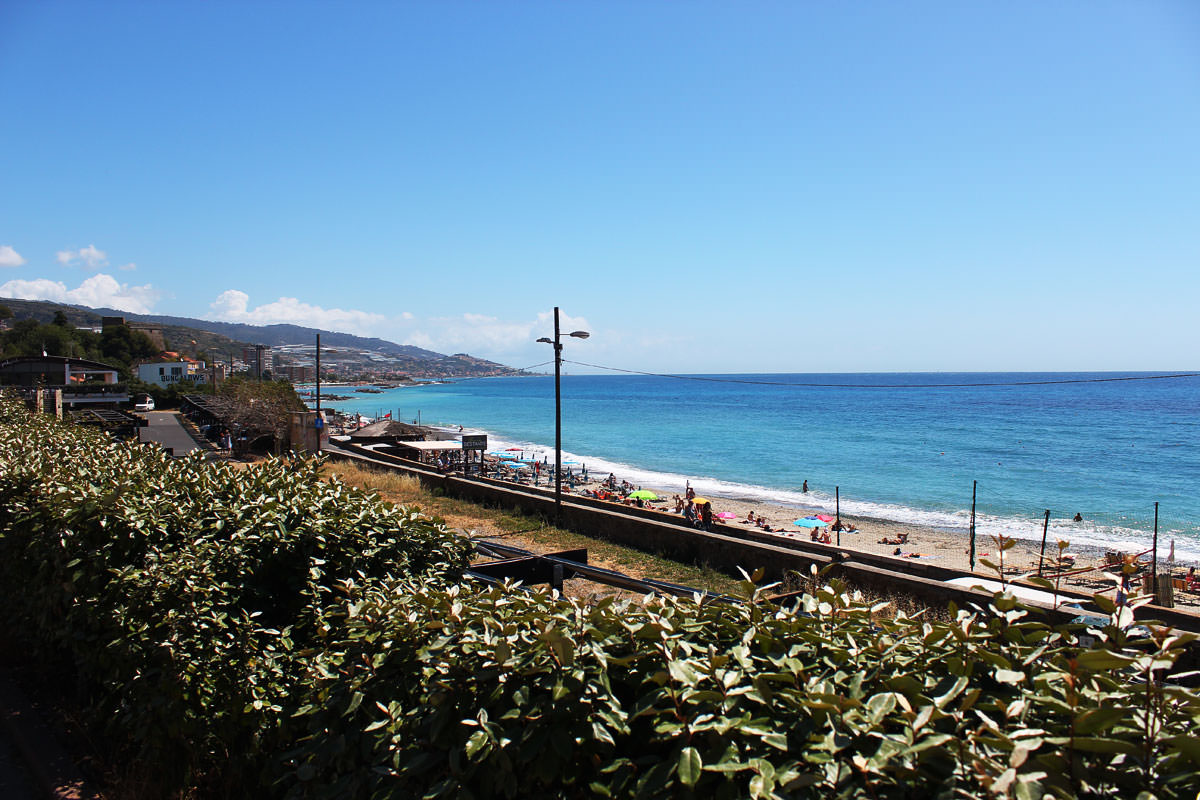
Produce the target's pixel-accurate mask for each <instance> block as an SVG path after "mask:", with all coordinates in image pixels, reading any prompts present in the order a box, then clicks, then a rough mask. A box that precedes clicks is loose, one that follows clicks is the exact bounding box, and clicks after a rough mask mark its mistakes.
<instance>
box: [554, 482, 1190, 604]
mask: <svg viewBox="0 0 1200 800" xmlns="http://www.w3.org/2000/svg"><path fill="white" fill-rule="evenodd" d="M617 479H618V481H619V480H620V476H617ZM598 488H602V484H601V483H600V482H599V481H595V480H593V481H588V482H587V483H578V482H577V483H576V488H575V492H577V493H578V492H581V491H585V490H595V489H598ZM638 488H645V489H649V490H650V491H652V492H654V493H655V494H657V495H658V496H659V497H660V498H662V499H661V500H659V501H657V502H651V503H649V505H650V506H651V507H653V508H657V509H660V510H665V511H668V512H669V511H672V510H673V508H674V501H673V497H674V495H675V493H674V492H669V491H665V490H659V489H657V488H655V487H651V486H647V487H638ZM564 489H565V486H564ZM708 499H709V500H710V501H711V502H712V506H713V513H714V515H715V514H719V513H722V512H726V513H730V514H733V515H735V516H734V518H733V519H726V520H717V521H719V522H721V523H723V524H725V525H728V526H730V527H733V528H740V529H745V530H751V529H755V530H761V528H757V527H756V526H755V524H754V523H752V522H750V521H749V515H750V514H751V513H753V514H754V517H755V519H758V518H762V519H764V520H765V524H766V525H767V526H769V527H770V528H771V530H772V532H776V533H778V535H779V536H780V537H784V538H790V539H803V540H805V541H809V540H811V532H810V530H809V529H807V528H803V527H800V526H797V525H795V524H794V521H795V520H796V519H799V518H801V517H805V516H808V515H809V514H810V513H812V512H810V511H802V510H800V509H796V508H791V507H788V506H783V505H773V504H770V503H764V502H761V501H748V500H738V499H732V498H724V497H709V498H708ZM830 513H832V512H830ZM842 522H843V524H846V525H853V526H854V527H855V528H856V530H855V531H854V532H846V531H843V532H842V533H841V540H840V544H838V538H837V537H838V534H837V533H836V532H833V531H830V532H829V533H830V536H831V538H832V541H833V543H832V544H830V545H826V546H827V547H829V548H830V549H831V550H845V551H860V552H867V553H875V554H878V555H885V556H892V557H895V558H897V559H898V560H899V559H912V558H915V559H919V560H922V561H930V562H932V563H935V564H937V565H939V566H945V567H949V568H952V569H959V570H963V571H969V570H970V556H969V553H968V550H969V546H970V538H969V535H968V534H967V533H966V532H965V531H957V530H945V529H938V528H931V527H924V526H920V525H913V524H908V523H903V522H893V521H890V520H882V519H874V518H869V517H858V516H849V515H846V514H843V515H842ZM900 539H905V540H906V541H905V542H904V543H903V544H896V541H897V540H900ZM885 540H886V541H885ZM1040 547H1041V543H1040V542H1033V541H1028V540H1022V539H1018V540H1016V545H1014V546H1013V547H1012V548H1010V549H1009V550H1007V551H1005V553H1004V567H1005V574H1006V575H1007V576H1008V577H1010V578H1011V577H1016V576H1019V575H1025V574H1030V573H1032V574H1036V573H1037V569H1038V560H1039V550H1040ZM1067 552H1068V553H1069V554H1071V555H1072V556H1074V563H1075V566H1074V568H1073V569H1074V570H1082V569H1085V568H1088V567H1102V566H1104V564H1105V552H1104V550H1102V549H1100V548H1096V547H1077V546H1074V545H1072V546H1071V547H1069V548H1068V549H1067ZM1165 555H1166V554H1165V552H1163V551H1160V553H1159V563H1158V570H1159V573H1160V574H1165V573H1167V572H1170V574H1172V575H1173V576H1175V577H1178V578H1182V577H1183V576H1184V574H1185V573H1186V572H1187V568H1188V567H1189V566H1191V564H1190V563H1185V562H1180V561H1177V562H1175V564H1174V566H1173V568H1172V567H1171V566H1170V565H1169V564H1168V563H1167V562H1166V560H1165ZM975 556H976V562H975V572H976V574H978V575H980V576H981V577H991V578H994V577H996V572H995V570H993V569H990V568H988V567H986V566H984V565H982V564H981V563H980V560H981V559H986V560H989V561H992V562H997V561H998V560H999V559H998V547H997V543H996V541H995V540H994V539H992V538H991V537H990V536H982V535H981V536H978V537H977V538H976V552H975ZM1057 556H1058V547H1057V543H1056V542H1047V543H1046V562H1045V563H1046V565H1047V566H1049V565H1050V564H1052V563H1053V561H1054V559H1055V558H1056V557H1057ZM1148 560H1149V556H1144V557H1143V561H1144V562H1148ZM1067 571H1071V570H1067ZM1063 585H1064V586H1069V587H1071V588H1073V589H1076V590H1079V591H1085V592H1088V593H1094V592H1101V591H1103V592H1105V593H1109V594H1111V593H1115V591H1116V581H1115V580H1114V578H1112V577H1109V576H1108V575H1106V574H1105V573H1104V572H1103V571H1101V570H1099V569H1096V570H1093V571H1090V572H1086V573H1083V574H1080V575H1075V576H1070V577H1065V578H1063ZM1175 605H1176V607H1182V608H1190V609H1195V610H1200V593H1191V592H1183V591H1179V590H1176V591H1175Z"/></svg>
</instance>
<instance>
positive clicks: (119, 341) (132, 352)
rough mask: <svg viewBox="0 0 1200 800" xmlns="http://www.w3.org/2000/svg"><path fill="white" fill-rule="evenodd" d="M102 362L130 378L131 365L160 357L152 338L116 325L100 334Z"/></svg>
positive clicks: (124, 326) (125, 326)
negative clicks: (144, 359)
mask: <svg viewBox="0 0 1200 800" xmlns="http://www.w3.org/2000/svg"><path fill="white" fill-rule="evenodd" d="M100 354H101V360H102V361H105V362H106V363H109V364H112V365H113V366H115V367H118V368H120V370H121V372H122V373H123V374H124V377H129V373H130V365H131V364H132V363H133V362H134V361H137V360H139V359H143V358H153V357H155V356H157V355H158V347H156V346H155V344H154V342H152V341H150V337H149V336H147V335H146V334H144V333H142V332H141V331H135V330H133V329H132V328H130V327H128V326H127V325H114V326H111V327H108V328H105V329H104V332H103V333H101V334H100Z"/></svg>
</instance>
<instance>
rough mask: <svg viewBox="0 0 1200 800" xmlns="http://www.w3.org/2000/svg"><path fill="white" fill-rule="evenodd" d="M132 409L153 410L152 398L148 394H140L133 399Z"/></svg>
mask: <svg viewBox="0 0 1200 800" xmlns="http://www.w3.org/2000/svg"><path fill="white" fill-rule="evenodd" d="M133 410H134V411H153V410H154V398H153V397H151V396H150V395H148V394H140V395H138V396H137V397H135V398H134V399H133Z"/></svg>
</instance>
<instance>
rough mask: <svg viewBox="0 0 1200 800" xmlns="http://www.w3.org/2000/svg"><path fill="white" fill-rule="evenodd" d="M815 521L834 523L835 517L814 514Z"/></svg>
mask: <svg viewBox="0 0 1200 800" xmlns="http://www.w3.org/2000/svg"><path fill="white" fill-rule="evenodd" d="M813 519H819V520H821V522H833V517H831V516H829V515H828V514H813Z"/></svg>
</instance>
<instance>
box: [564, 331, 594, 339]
mask: <svg viewBox="0 0 1200 800" xmlns="http://www.w3.org/2000/svg"><path fill="white" fill-rule="evenodd" d="M567 335H568V336H574V337H575V338H576V339H586V338H588V337H589V336H591V334H590V333H588V332H587V331H571V332H570V333H568V334H567Z"/></svg>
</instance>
